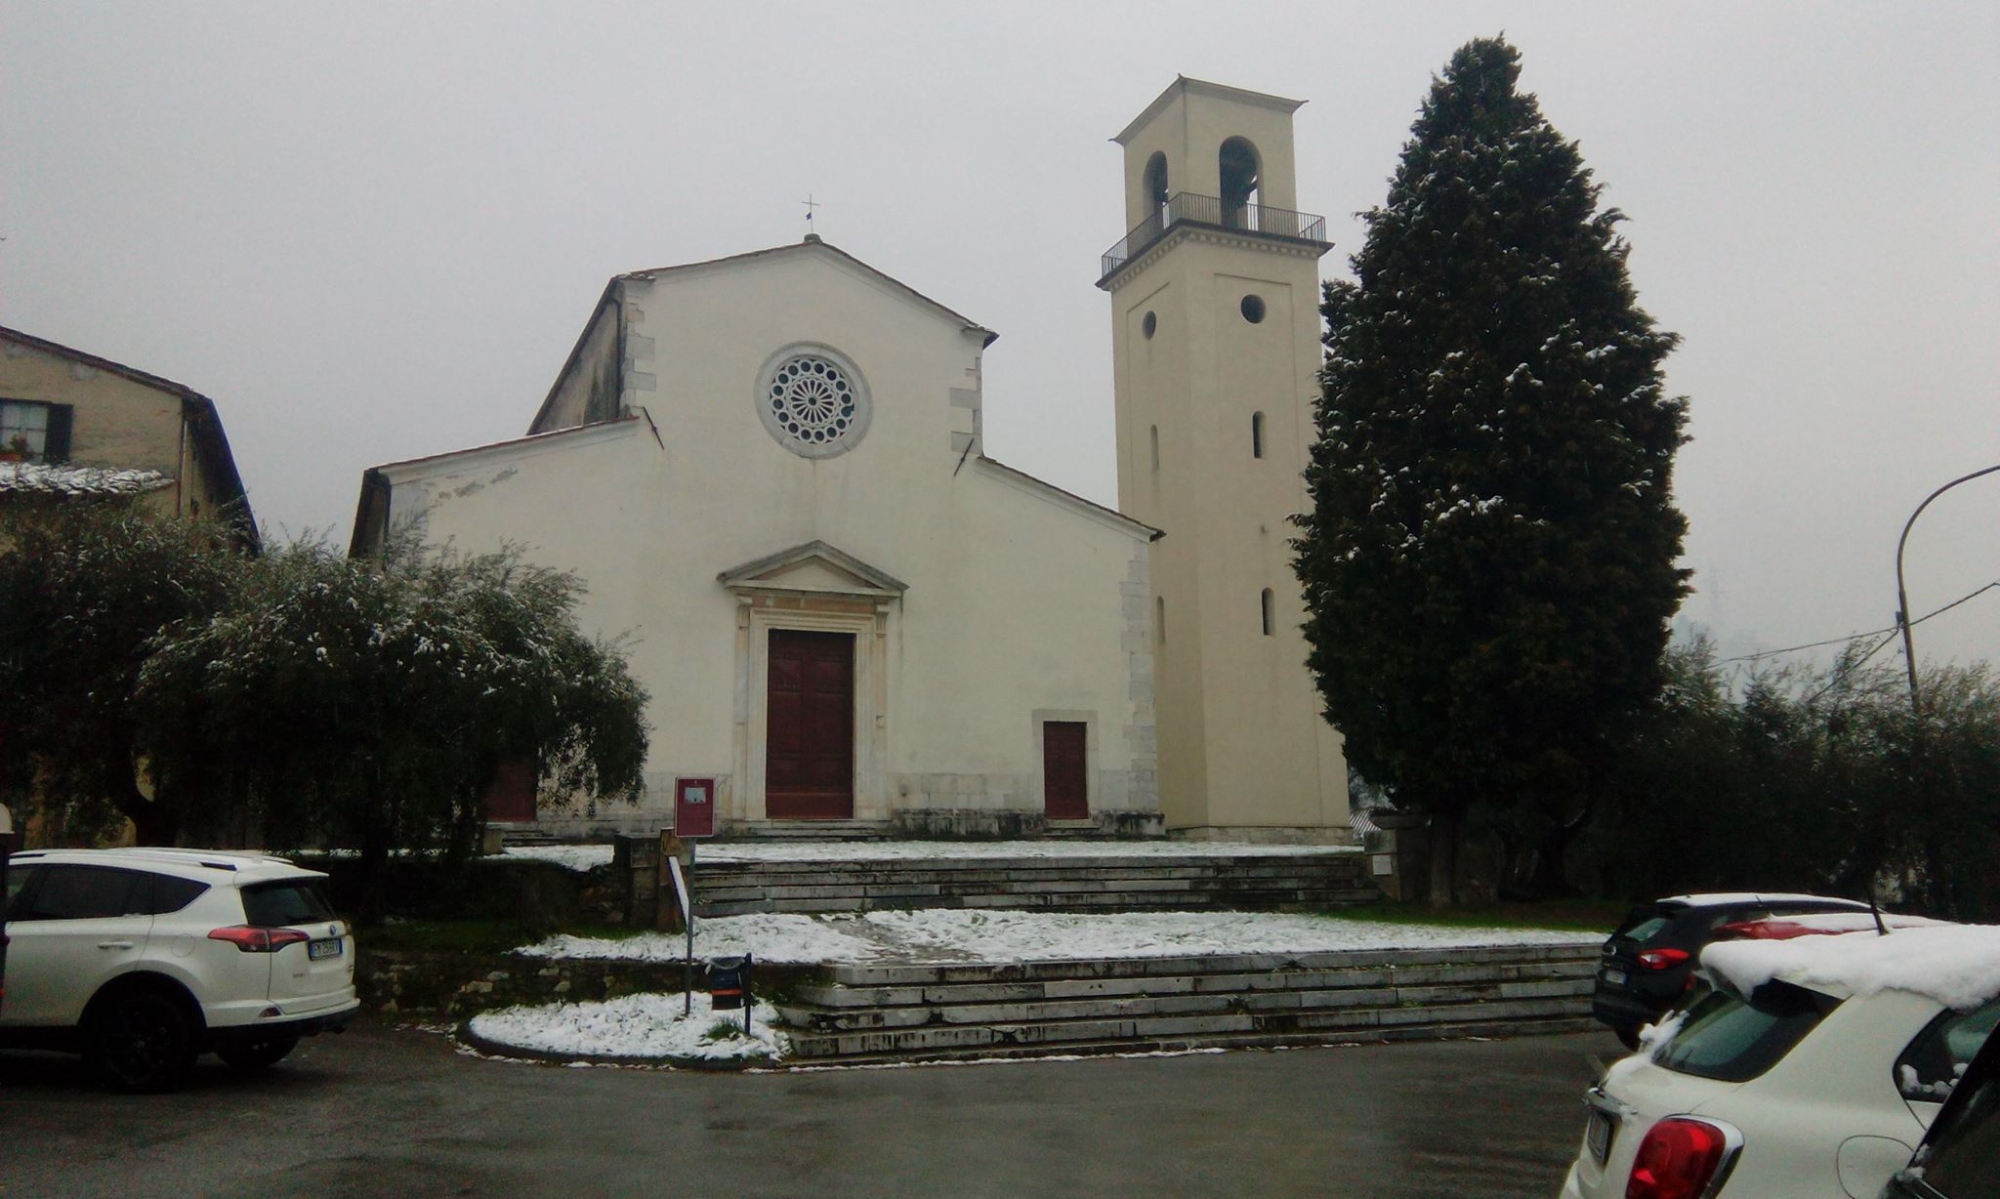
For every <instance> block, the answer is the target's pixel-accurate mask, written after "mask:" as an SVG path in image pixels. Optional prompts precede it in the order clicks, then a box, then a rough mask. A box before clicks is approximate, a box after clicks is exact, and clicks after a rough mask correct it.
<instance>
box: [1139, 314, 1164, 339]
mask: <svg viewBox="0 0 2000 1199" xmlns="http://www.w3.org/2000/svg"><path fill="white" fill-rule="evenodd" d="M1159 328H1160V318H1159V317H1158V316H1157V315H1156V314H1154V313H1151V312H1149V313H1147V314H1146V319H1145V320H1142V321H1140V322H1139V331H1140V332H1141V333H1144V334H1145V335H1146V340H1147V341H1151V340H1153V334H1154V333H1156V332H1158V331H1159Z"/></svg>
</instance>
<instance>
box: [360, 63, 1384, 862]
mask: <svg viewBox="0 0 2000 1199" xmlns="http://www.w3.org/2000/svg"><path fill="white" fill-rule="evenodd" d="M1298 106H1299V104H1298V102H1297V101H1291V100H1283V99H1280V98H1277V97H1273V96H1266V95H1262V94H1259V93H1254V92H1246V91H1242V90H1240V89H1235V88H1228V87H1222V86H1220V85H1216V84H1209V83H1202V82H1200V81H1197V80H1190V79H1185V78H1183V79H1179V80H1177V81H1176V82H1175V83H1174V84H1173V86H1171V87H1169V88H1168V89H1167V90H1166V91H1165V92H1164V93H1162V94H1161V96H1160V97H1159V98H1158V99H1157V100H1155V101H1154V102H1153V103H1152V104H1151V105H1150V106H1148V107H1147V109H1146V110H1145V111H1144V112H1143V113H1142V114H1141V115H1140V116H1139V117H1138V118H1137V119H1136V120H1134V121H1133V122H1132V124H1131V125H1130V126H1128V127H1127V129H1126V130H1125V131H1124V132H1123V133H1121V134H1120V135H1119V136H1118V137H1117V139H1115V140H1117V141H1118V142H1119V144H1120V145H1121V146H1123V148H1124V152H1125V175H1126V188H1125V192H1126V194H1125V204H1124V213H1125V227H1126V228H1128V229H1130V230H1131V232H1130V233H1129V234H1128V235H1127V237H1126V238H1125V239H1124V240H1123V241H1121V242H1119V243H1118V244H1117V245H1116V246H1114V247H1113V249H1112V251H1111V252H1110V253H1107V254H1106V255H1105V257H1104V261H1103V264H1102V270H1101V277H1100V280H1099V286H1100V287H1102V288H1103V289H1104V290H1105V291H1106V292H1108V293H1109V294H1110V296H1111V299H1112V305H1113V342H1112V344H1113V359H1114V365H1115V377H1116V397H1115V402H1116V412H1117V432H1118V480H1119V510H1118V511H1114V510H1111V509H1107V508H1103V507H1100V506H1099V505H1096V504H1094V503H1091V502H1089V501H1086V500H1083V499H1081V498H1079V497H1077V496H1074V495H1071V494H1069V493H1067V492H1064V491H1062V490H1061V489H1059V488H1057V487H1054V486H1052V485H1050V484H1048V483H1044V482H1042V481H1040V480H1037V479H1034V478H1032V477H1030V476H1027V475H1025V474H1022V473H1021V472H1019V471H1015V470H1013V469H1011V468H1009V467H1007V466H1004V465H1002V464H1001V463H998V462H995V461H993V460H992V459H990V458H988V457H986V456H985V454H984V453H983V446H982V427H981V421H982V413H983V405H984V396H983V394H982V389H981V385H980V377H981V372H980V361H981V355H982V354H983V353H984V351H985V349H986V347H987V346H989V345H990V344H991V343H992V341H993V338H994V334H993V333H991V332H990V331H988V330H987V329H985V328H983V327H981V326H980V325H978V324H977V323H976V322H973V321H971V320H968V319H967V318H965V317H963V316H961V315H959V314H958V313H956V312H953V311H952V310H951V309H949V308H946V307H944V306H943V305H941V304H939V303H937V302H936V301H934V300H931V299H929V298H927V297H925V296H923V295H921V294H919V293H918V292H916V291H914V290H912V289H911V288H909V287H908V286H906V285H904V284H902V283H900V282H898V281H896V280H894V279H892V278H889V277H888V276H886V275H884V274H882V273H881V272H879V271H876V270H874V269H873V268H871V267H869V266H867V265H866V264H865V263H862V262H860V261H859V260H857V259H855V258H853V257H851V256H849V255H847V254H845V253H843V252H842V251H840V250H838V249H835V248H834V247H832V246H830V245H827V244H826V243H824V242H822V241H820V240H819V239H818V238H816V237H812V236H810V235H809V236H808V237H807V238H806V240H805V242H803V243H801V244H798V245H792V246H783V247H779V248H776V249H771V250H765V251H760V252H756V253H751V254H744V255H739V256H736V257H732V258H725V259H720V260H717V261H714V262H706V263H697V264H692V265H686V266H679V267H672V268H665V269H660V270H654V271H641V272H635V273H632V274H627V275H620V276H618V277H616V278H614V279H612V280H611V282H610V284H609V285H608V286H607V287H606V289H605V291H604V294H603V297H602V299H601V300H600V301H599V303H598V305H597V307H596V309H595V310H594V311H593V312H592V314H591V316H590V318H589V320H588V321H587V322H586V325H585V328H584V331H583V333H582V336H581V337H580V338H579V339H578V341H577V343H576V348H575V349H574V350H573V351H572V352H571V355H570V357H569V360H568V362H567V363H566V364H565V365H564V366H563V368H562V371H561V372H560V375H559V377H558V379H557V381H556V384H555V386H554V387H553V388H552V389H551V391H550V392H549V394H548V397H547V399H546V400H545V401H544V402H543V404H542V406H541V409H540V410H539V411H538V412H537V413H536V415H535V417H534V419H533V421H532V423H531V425H530V427H529V431H528V435H527V436H525V437H522V438H519V439H516V440H513V441H508V442H502V443H499V444H495V445H489V446H480V447H476V448H473V449H468V450H463V451H459V452H456V453H450V454H443V455H438V456H435V457H430V458H422V459H415V460H411V461H407V462H397V463H390V464H387V465H383V466H379V467H376V468H374V469H372V470H370V471H368V472H367V473H366V475H365V476H364V479H363V485H362V494H361V501H360V505H359V509H358V512H357V515H356V521H355V533H354V550H355V552H357V553H366V552H372V551H373V550H375V549H377V548H379V547H380V546H381V545H382V543H383V542H384V540H385V538H387V537H389V536H390V535H391V534H392V532H394V531H398V530H405V531H407V532H408V534H409V535H413V536H416V537H418V538H420V539H421V540H422V541H424V542H425V543H426V544H430V545H442V544H446V543H450V544H452V545H455V546H457V547H458V548H460V549H465V550H473V551H477V550H485V549H492V548H497V547H498V546H500V545H502V544H506V543H513V544H517V545H521V546H523V547H525V548H526V550H527V552H528V553H529V555H530V556H531V557H532V558H534V559H535V560H536V561H538V562H540V563H542V564H545V565H549V566H554V567H559V568H562V569H567V570H571V571H574V572H576V573H577V574H579V575H580V576H581V577H582V578H583V580H584V581H585V583H586V585H587V586H588V588H589V592H588V595H587V597H586V599H585V601H584V607H583V611H582V618H583V621H584V624H585V627H586V628H587V629H589V630H590V631H593V632H595V633H598V634H600V635H603V636H606V637H615V636H621V635H622V636H625V637H627V638H628V643H627V651H628V656H629V660H630V662H631V667H632V670H633V672H634V674H635V675H636V677H637V678H638V679H639V681H640V682H641V683H642V684H643V685H644V686H645V687H646V689H647V690H648V692H649V693H650V694H651V697H652V698H651V703H650V706H649V709H648V717H649V721H650V723H651V726H652V751H651V754H652V756H651V761H650V763H649V771H648V787H647V797H646V801H645V803H644V804H643V805H642V806H641V807H640V808H639V809H637V810H626V809H615V810H610V811H603V812H597V811H584V812H581V813H572V814H570V815H567V816H563V815H559V814H556V813H552V812H550V811H549V809H548V807H547V805H544V807H543V811H542V821H543V823H544V824H545V825H546V826H547V827H548V828H549V830H550V831H552V832H556V833H558V834H571V835H574V834H587V833H601V832H604V831H607V830H608V829H610V828H612V827H623V828H629V829H650V828H653V827H657V826H659V825H660V824H662V823H665V822H667V816H668V813H670V812H671V810H672V799H673V795H674V791H675V788H676V786H677V784H681V783H687V784H692V785H702V784H705V783H708V782H712V783H713V786H714V789H715V798H716V804H717V807H716V815H717V818H718V823H719V825H720V826H721V827H722V828H723V830H724V831H736V832H747V833H757V832H768V833H778V832H784V831H790V830H800V829H805V828H808V827H811V828H814V829H816V830H818V831H826V830H828V829H829V828H838V827H841V826H848V825H852V826H855V827H865V828H869V829H886V830H890V831H895V832H899V833H903V834H906V835H919V836H921V835H966V834H969V835H1017V834H1022V833H1035V832H1039V831H1043V830H1050V829H1054V830H1065V829H1067V830H1074V831H1078V832H1092V831H1096V832H1105V833H1113V834H1121V835H1148V834H1154V833H1158V832H1160V831H1162V829H1163V828H1164V829H1165V830H1167V831H1171V832H1174V833H1176V834H1177V835H1181V836H1186V837H1192V838H1208V839H1228V840H1272V841H1333V842H1339V841H1345V840H1348V839H1350V838H1351V832H1350V830H1349V822H1348V804H1347V776H1346V764H1345V760H1344V758H1343V756H1342V753H1341V746H1340V739H1339V735H1338V734H1337V733H1336V732H1335V731H1334V730H1333V729H1331V728H1330V727H1328V726H1327V724H1326V723H1325V721H1324V720H1323V719H1322V718H1321V716H1320V707H1319V701H1318V696H1317V693H1316V691H1315V689H1314V687H1313V685H1312V682H1311V679H1310V677H1309V675H1308V673H1307V671H1306V668H1305V658H1306V645H1305V640H1304V637H1303V635H1302V633H1301V631H1300V626H1301V624H1302V622H1303V607H1302V603H1301V600H1300V594H1299V587H1298V583H1297V581H1296V580H1295V579H1294V578H1293V576H1292V573H1291V567H1290V559H1291V551H1290V546H1289V540H1290V533H1289V530H1290V524H1289V520H1290V517H1291V516H1292V515H1293V514H1294V513H1297V512H1300V511H1303V510H1304V509H1305V506H1306V496H1305V490H1304V482H1303V471H1304V468H1305V465H1306V460H1307V453H1308V450H1309V447H1310V445H1311V441H1312V430H1313V424H1312V397H1313V395H1314V393H1315V391H1316V378H1317V371H1318V367H1319V352H1320V351H1319V321H1318V308H1317V302H1318V289H1319V280H1318V266H1317V263H1318V259H1319V257H1320V256H1321V255H1322V254H1324V253H1325V252H1326V250H1327V248H1328V243H1327V242H1326V240H1325V237H1324V232H1325V226H1324V222H1323V221H1319V220H1318V218H1314V217H1310V216H1308V215H1306V214H1303V213H1299V212H1297V211H1295V210H1294V204H1295V201H1294V187H1293V168H1292V134H1291V116H1292V112H1293V111H1294V110H1295V109H1296V108H1298ZM1107 210H1109V205H1107ZM1107 215H1109V211H1107ZM513 785H514V787H515V790H516V793H515V794H514V795H512V796H511V797H510V796H508V795H505V794H500V795H496V800H495V802H496V805H497V806H495V808H494V809H493V812H494V815H495V816H496V818H497V817H502V816H513V817H518V818H521V819H533V818H535V815H536V812H535V804H534V797H533V795H532V786H533V780H532V778H529V777H525V776H523V777H518V778H515V779H514V780H513ZM523 789H525V792H526V793H525V794H522V793H521V792H522V790H523ZM510 803H511V804H512V805H514V806H513V807H512V809H511V810H510V809H509V808H508V807H507V805H509V804H510Z"/></svg>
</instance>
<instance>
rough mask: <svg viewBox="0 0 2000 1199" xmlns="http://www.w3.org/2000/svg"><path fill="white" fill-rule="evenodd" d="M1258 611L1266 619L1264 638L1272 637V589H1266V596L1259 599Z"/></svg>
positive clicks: (1263, 595)
mask: <svg viewBox="0 0 2000 1199" xmlns="http://www.w3.org/2000/svg"><path fill="white" fill-rule="evenodd" d="M1257 610H1258V612H1259V613H1260V614H1261V615H1262V616H1263V618H1264V636H1266V637H1269V636H1270V635H1271V627H1272V626H1271V589H1270V588H1269V587H1266V588H1264V594H1262V595H1260V596H1258V597H1257Z"/></svg>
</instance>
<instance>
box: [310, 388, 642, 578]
mask: <svg viewBox="0 0 2000 1199" xmlns="http://www.w3.org/2000/svg"><path fill="white" fill-rule="evenodd" d="M644 411H645V409H643V408H642V409H640V412H644ZM646 420H647V422H648V423H649V424H650V423H651V421H652V417H651V416H648V417H647V418H646ZM638 423H639V417H638V416H637V415H632V416H618V417H613V418H612V419H610V420H601V421H592V422H590V423H589V424H586V425H568V426H565V427H563V428H560V429H551V430H549V431H548V432H546V433H530V434H528V435H527V436H525V437H510V438H507V439H506V440H504V441H489V442H486V443H485V444H483V445H474V446H467V447H465V448H464V449H459V450H446V451H444V452H443V453H441V454H425V455H423V456H422V457H418V458H404V459H402V460H400V461H397V462H384V463H382V464H380V465H378V466H371V467H369V468H368V469H367V470H364V471H362V472H361V497H360V498H359V499H358V500H356V501H355V505H354V531H353V532H352V533H351V534H350V535H349V536H348V541H347V554H348V556H349V557H351V558H359V557H362V556H363V555H366V554H372V553H375V552H376V551H378V550H380V549H381V548H382V545H383V543H384V542H385V541H387V540H388V537H389V475H390V473H391V472H402V471H405V470H408V469H409V468H412V467H417V468H422V467H429V466H447V465H456V464H462V463H463V462H465V461H467V460H470V459H475V458H478V457H479V456H481V455H496V456H503V457H504V456H505V455H506V454H507V453H508V452H509V451H516V450H524V449H535V448H539V447H541V446H543V445H547V444H550V443H558V442H559V443H563V444H569V445H573V444H576V443H578V442H579V441H581V442H583V443H584V444H589V443H591V442H593V441H595V440H597V439H596V438H592V437H584V436H582V435H584V434H601V433H604V432H605V430H607V429H615V428H617V427H619V426H623V425H630V426H633V427H634V428H636V427H637V426H638ZM654 436H655V437H657V436H659V433H658V431H657V430H655V431H654ZM416 473H418V474H419V475H421V474H422V473H424V472H423V471H422V470H418V471H417V472H416Z"/></svg>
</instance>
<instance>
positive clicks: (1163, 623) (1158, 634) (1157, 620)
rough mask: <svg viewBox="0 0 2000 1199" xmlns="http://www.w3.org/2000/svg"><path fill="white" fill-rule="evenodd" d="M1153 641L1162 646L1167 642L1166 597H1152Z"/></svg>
mask: <svg viewBox="0 0 2000 1199" xmlns="http://www.w3.org/2000/svg"><path fill="white" fill-rule="evenodd" d="M1153 640H1155V641H1158V642H1161V643H1162V644H1164V643H1165V642H1166V640H1167V597H1166V596H1164V595H1156V596H1154V597H1153Z"/></svg>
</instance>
